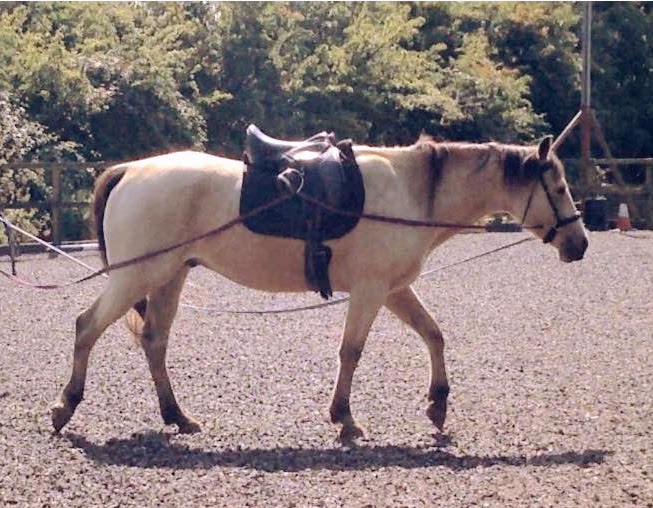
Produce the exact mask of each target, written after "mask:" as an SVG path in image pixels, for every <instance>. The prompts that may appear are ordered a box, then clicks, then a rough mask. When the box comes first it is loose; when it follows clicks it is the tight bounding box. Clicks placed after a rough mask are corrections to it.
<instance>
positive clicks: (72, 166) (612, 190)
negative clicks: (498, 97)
mask: <svg viewBox="0 0 653 508" xmlns="http://www.w3.org/2000/svg"><path fill="white" fill-rule="evenodd" d="M569 162H577V161H569ZM591 163H592V166H593V167H598V168H610V169H611V170H612V171H615V170H616V171H621V169H620V168H621V167H623V166H642V167H644V169H645V179H644V182H643V183H642V184H640V185H617V184H612V183H601V182H600V181H599V179H598V178H596V179H595V181H594V182H591V183H589V184H588V185H586V186H580V185H574V186H573V192H574V195H575V197H576V198H577V199H581V200H582V199H584V198H585V197H587V196H589V195H591V194H602V195H604V196H606V197H608V198H609V199H611V200H612V201H613V202H619V201H625V202H627V203H628V204H629V208H630V214H631V218H632V219H633V221H634V222H636V223H637V224H639V225H641V226H642V227H646V228H648V229H653V158H645V159H592V160H591ZM111 164H113V162H106V161H98V162H84V163H78V162H70V163H49V162H25V163H12V164H6V165H3V166H0V175H2V174H3V173H4V172H5V171H7V170H17V171H20V170H24V169H43V170H44V172H45V176H46V177H47V178H46V180H48V181H50V182H51V196H50V197H49V198H47V199H45V200H29V201H25V202H2V201H0V212H2V211H3V210H5V209H21V208H22V209H29V208H33V209H39V210H47V211H49V213H50V221H51V231H52V235H51V241H52V242H53V243H54V244H55V245H60V244H61V243H62V242H63V241H64V240H67V239H66V238H64V232H63V228H62V226H63V224H62V214H63V211H64V210H66V209H70V208H86V207H88V206H89V204H90V203H89V201H66V200H65V199H64V195H63V178H64V173H66V172H68V171H70V172H74V171H87V170H88V169H90V168H93V169H96V170H97V169H99V168H104V167H109V166H110V165H111ZM617 181H621V179H618V180H617ZM89 195H90V194H89Z"/></svg>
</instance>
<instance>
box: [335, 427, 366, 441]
mask: <svg viewBox="0 0 653 508" xmlns="http://www.w3.org/2000/svg"><path fill="white" fill-rule="evenodd" d="M364 437H365V431H364V430H363V429H362V428H361V427H359V426H358V425H357V424H355V423H350V424H345V425H343V426H342V428H341V429H340V436H339V438H340V441H341V442H343V443H351V442H352V441H355V440H356V439H359V438H364Z"/></svg>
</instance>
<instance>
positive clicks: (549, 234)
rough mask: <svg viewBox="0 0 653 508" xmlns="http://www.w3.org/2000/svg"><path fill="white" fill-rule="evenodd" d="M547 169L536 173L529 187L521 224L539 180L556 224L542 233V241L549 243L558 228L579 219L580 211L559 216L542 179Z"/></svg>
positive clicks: (547, 187)
mask: <svg viewBox="0 0 653 508" xmlns="http://www.w3.org/2000/svg"><path fill="white" fill-rule="evenodd" d="M548 170H549V168H546V169H544V171H540V172H539V174H538V178H537V180H536V181H535V182H533V187H532V188H531V193H530V195H529V196H528V201H527V202H526V208H525V209H524V215H523V217H522V221H521V222H522V224H524V221H525V220H526V215H527V214H528V210H529V209H530V207H531V203H532V202H533V195H534V194H535V187H536V186H537V183H538V181H539V183H540V185H542V189H544V194H545V195H546V199H547V200H548V201H549V205H550V206H551V210H553V215H555V218H556V224H555V226H552V227H551V229H549V231H548V232H547V233H546V235H544V238H542V241H543V242H544V243H551V242H552V241H553V239H554V238H555V237H556V235H557V234H558V230H559V229H560V228H563V227H565V226H568V225H569V224H573V223H574V222H576V221H577V220H578V219H580V212H579V211H576V213H575V214H574V215H571V216H570V217H564V218H563V217H561V216H560V212H559V211H558V207H557V206H556V204H555V202H554V201H553V196H551V191H550V190H549V186H548V185H547V184H546V180H544V173H546V172H547V171H548Z"/></svg>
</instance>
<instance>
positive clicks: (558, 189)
mask: <svg viewBox="0 0 653 508" xmlns="http://www.w3.org/2000/svg"><path fill="white" fill-rule="evenodd" d="M566 191H567V188H566V187H563V186H561V187H558V188H557V189H556V193H557V194H560V195H561V196H562V195H563V194H564V193H565V192H566Z"/></svg>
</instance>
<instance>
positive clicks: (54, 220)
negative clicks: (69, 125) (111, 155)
mask: <svg viewBox="0 0 653 508" xmlns="http://www.w3.org/2000/svg"><path fill="white" fill-rule="evenodd" d="M111 164H112V163H111V162H106V161H98V162H62V163H59V162H57V163H51V162H16V163H12V164H5V165H2V166H0V176H1V175H3V174H4V173H5V172H6V171H9V170H14V171H22V170H28V169H32V170H43V171H44V180H45V181H47V182H49V183H50V186H51V191H50V193H49V194H50V196H49V197H48V198H46V199H43V200H32V199H30V200H28V201H9V202H3V201H2V199H1V198H0V212H2V211H4V210H6V209H38V210H46V211H48V212H49V214H50V226H51V238H50V240H51V241H52V243H54V244H55V245H60V244H61V243H62V242H63V241H64V240H66V238H64V234H63V223H62V216H63V211H64V210H66V209H73V208H87V207H88V206H89V205H90V201H89V200H85V201H70V200H65V199H64V193H63V188H64V185H63V183H64V174H65V173H66V172H79V171H87V170H89V169H98V168H105V167H109V166H110V165H111ZM91 190H92V187H91V188H89V196H90V191H91Z"/></svg>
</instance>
